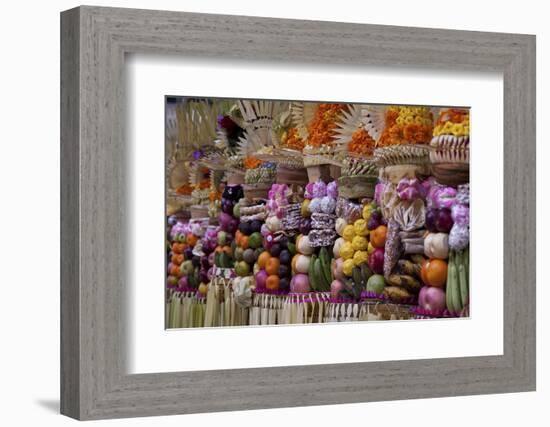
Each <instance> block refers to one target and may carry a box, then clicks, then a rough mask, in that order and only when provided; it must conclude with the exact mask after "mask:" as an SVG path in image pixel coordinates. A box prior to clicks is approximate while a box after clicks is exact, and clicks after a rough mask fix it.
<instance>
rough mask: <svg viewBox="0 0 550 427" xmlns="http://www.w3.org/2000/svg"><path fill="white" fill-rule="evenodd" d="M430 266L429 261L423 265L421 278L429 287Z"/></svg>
mask: <svg viewBox="0 0 550 427" xmlns="http://www.w3.org/2000/svg"><path fill="white" fill-rule="evenodd" d="M428 265H430V260H429V259H427V260H426V261H424V262H423V263H422V268H421V269H420V278H421V279H422V283H424V284H425V285H428V286H429V283H428V275H427V274H426V273H427V271H428Z"/></svg>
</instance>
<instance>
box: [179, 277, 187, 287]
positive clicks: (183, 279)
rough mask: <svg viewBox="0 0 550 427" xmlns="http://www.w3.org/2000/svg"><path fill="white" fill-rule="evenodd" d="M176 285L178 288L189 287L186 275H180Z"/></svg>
mask: <svg viewBox="0 0 550 427" xmlns="http://www.w3.org/2000/svg"><path fill="white" fill-rule="evenodd" d="M178 286H179V287H180V288H187V287H189V282H188V279H187V276H181V277H180V280H179V281H178Z"/></svg>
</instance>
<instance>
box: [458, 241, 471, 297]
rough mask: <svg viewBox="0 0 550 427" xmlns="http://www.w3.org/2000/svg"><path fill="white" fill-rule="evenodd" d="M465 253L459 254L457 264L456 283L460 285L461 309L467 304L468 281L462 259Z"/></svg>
mask: <svg viewBox="0 0 550 427" xmlns="http://www.w3.org/2000/svg"><path fill="white" fill-rule="evenodd" d="M465 256H466V252H465V251H463V252H462V253H461V254H460V261H459V263H458V281H459V283H460V302H461V303H462V307H465V306H466V305H467V304H468V297H469V295H468V294H469V290H468V279H467V272H466V266H465V262H464V261H465V260H464V257H465Z"/></svg>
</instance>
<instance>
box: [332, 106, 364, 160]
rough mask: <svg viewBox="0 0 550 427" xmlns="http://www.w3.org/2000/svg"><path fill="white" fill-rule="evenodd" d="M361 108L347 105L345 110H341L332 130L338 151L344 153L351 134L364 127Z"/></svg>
mask: <svg viewBox="0 0 550 427" xmlns="http://www.w3.org/2000/svg"><path fill="white" fill-rule="evenodd" d="M362 119H363V106H362V105H360V104H349V105H348V108H347V109H343V110H342V113H341V115H340V118H339V120H338V122H337V125H336V126H337V127H336V129H335V130H334V132H335V134H336V135H335V137H334V142H335V144H336V147H337V149H338V150H343V151H346V149H347V146H348V144H349V142H350V141H351V139H352V136H353V133H354V132H355V131H356V130H357V129H359V128H361V127H363V126H364V124H363V121H362Z"/></svg>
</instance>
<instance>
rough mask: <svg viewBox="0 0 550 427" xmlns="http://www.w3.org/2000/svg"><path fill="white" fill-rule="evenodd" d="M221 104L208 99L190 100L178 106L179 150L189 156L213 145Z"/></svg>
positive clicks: (184, 155) (186, 156)
mask: <svg viewBox="0 0 550 427" xmlns="http://www.w3.org/2000/svg"><path fill="white" fill-rule="evenodd" d="M219 111H220V108H219V104H217V103H215V102H208V101H206V100H188V101H186V102H182V103H180V104H178V105H177V107H176V117H177V123H178V152H181V154H182V155H183V157H185V158H189V156H190V154H191V153H192V152H193V151H194V150H198V149H204V147H206V146H211V145H213V144H214V141H215V140H216V138H217V136H218V135H217V131H216V127H217V118H218V112H219Z"/></svg>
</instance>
